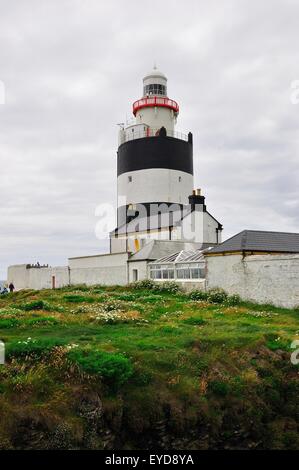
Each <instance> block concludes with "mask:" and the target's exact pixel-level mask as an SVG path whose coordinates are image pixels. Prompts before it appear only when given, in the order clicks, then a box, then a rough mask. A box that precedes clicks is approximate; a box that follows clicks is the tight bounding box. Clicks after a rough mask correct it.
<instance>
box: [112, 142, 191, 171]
mask: <svg viewBox="0 0 299 470" xmlns="http://www.w3.org/2000/svg"><path fill="white" fill-rule="evenodd" d="M149 168H166V169H169V170H178V171H184V172H186V173H189V174H191V175H193V146H192V138H189V140H188V142H187V141H185V140H181V139H176V138H174V137H164V136H156V137H144V138H142V139H136V140H130V141H128V142H125V143H124V144H122V145H120V147H119V149H118V152H117V176H119V175H122V174H123V173H127V172H130V171H136V170H146V169H149Z"/></svg>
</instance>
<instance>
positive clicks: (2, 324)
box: [0, 318, 21, 329]
mask: <svg viewBox="0 0 299 470" xmlns="http://www.w3.org/2000/svg"><path fill="white" fill-rule="evenodd" d="M20 323H21V322H20V320H18V319H17V318H4V319H3V320H2V319H1V320H0V329H1V328H14V327H16V326H19V325H20Z"/></svg>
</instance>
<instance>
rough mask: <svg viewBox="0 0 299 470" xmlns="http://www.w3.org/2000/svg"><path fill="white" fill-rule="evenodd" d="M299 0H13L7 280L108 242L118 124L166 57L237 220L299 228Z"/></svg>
mask: <svg viewBox="0 0 299 470" xmlns="http://www.w3.org/2000/svg"><path fill="white" fill-rule="evenodd" d="M298 17H299V3H298V0H294V1H291V0H263V1H261V0H250V1H249V0H248V1H247V0H246V1H243V0H216V1H211V0H209V1H206V0H204V1H201V0H196V1H192V0H186V1H184V2H174V1H168V0H163V1H161V0H160V1H155V0H151V1H150V2H142V1H140V0H138V1H136V0H130V1H129V2H124V1H122V0H118V1H116V0H109V2H108V1H107V2H106V1H105V2H104V1H99V0H85V1H84V0H81V1H79V0H47V1H45V0H24V1H19V0H0V80H2V82H3V83H4V85H5V92H6V103H5V104H4V105H0V158H1V171H0V195H1V206H0V215H1V218H0V223H1V233H0V241H1V245H0V279H1V278H2V279H5V278H6V268H7V265H9V264H15V263H24V262H36V261H37V260H38V261H40V262H41V263H43V262H45V263H50V264H51V265H56V264H59V265H64V264H66V262H67V261H66V260H67V257H68V256H76V255H85V254H95V253H99V252H103V251H105V250H106V249H108V244H107V242H105V241H100V240H98V239H97V238H96V236H95V225H96V222H97V218H96V217H95V208H96V206H97V205H98V204H100V203H107V202H113V203H114V204H115V203H116V150H117V125H116V124H117V123H119V122H123V121H125V119H126V117H130V115H131V105H132V102H133V101H134V100H136V99H138V98H140V97H141V94H142V77H143V76H144V74H145V73H146V72H148V71H149V70H151V69H152V66H153V63H154V61H156V62H157V65H158V67H159V69H160V70H161V71H163V72H164V73H165V74H166V75H167V77H168V95H169V97H171V98H173V99H175V100H177V101H178V102H179V104H180V116H179V119H178V124H177V130H179V131H182V132H188V131H189V130H190V131H192V132H193V135H194V163H195V183H196V184H195V187H200V188H202V189H203V192H204V194H205V196H206V202H207V206H208V210H209V211H210V212H211V213H212V214H213V215H214V216H215V217H216V218H217V219H218V220H219V221H220V222H221V223H222V224H223V226H224V238H227V237H229V236H231V235H233V234H235V233H237V232H239V231H240V230H243V229H246V228H247V229H266V230H283V231H296V232H299V189H298V188H299V176H298V174H299V172H298V164H299V157H298V143H299V132H298V131H299V104H297V105H295V104H292V103H291V99H290V97H291V92H292V89H291V84H292V82H293V81H294V80H299V57H298V55H299V41H298V40H299V32H298V31H299V30H298Z"/></svg>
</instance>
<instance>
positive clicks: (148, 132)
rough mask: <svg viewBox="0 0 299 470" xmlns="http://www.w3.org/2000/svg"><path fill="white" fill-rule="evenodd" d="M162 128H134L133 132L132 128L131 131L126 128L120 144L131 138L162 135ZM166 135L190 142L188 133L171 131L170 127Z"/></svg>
mask: <svg viewBox="0 0 299 470" xmlns="http://www.w3.org/2000/svg"><path fill="white" fill-rule="evenodd" d="M160 130H161V129H152V128H150V127H148V128H147V129H146V130H142V131H141V130H140V131H136V130H134V131H133V132H132V130H131V132H130V131H129V129H125V130H124V133H123V135H122V138H121V142H120V144H124V143H125V142H128V141H130V140H135V139H143V138H144V137H158V136H159V135H160ZM166 136H167V137H174V138H175V139H180V140H185V141H186V142H188V140H189V138H188V135H187V134H183V133H182V132H177V131H171V130H168V129H167V130H166Z"/></svg>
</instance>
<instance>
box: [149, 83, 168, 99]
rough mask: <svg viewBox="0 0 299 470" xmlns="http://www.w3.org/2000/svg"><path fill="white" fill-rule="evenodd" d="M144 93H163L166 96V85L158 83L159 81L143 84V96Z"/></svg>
mask: <svg viewBox="0 0 299 470" xmlns="http://www.w3.org/2000/svg"><path fill="white" fill-rule="evenodd" d="M146 95H165V96H166V86H165V85H160V84H159V83H153V84H151V85H145V87H144V96H146Z"/></svg>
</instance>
